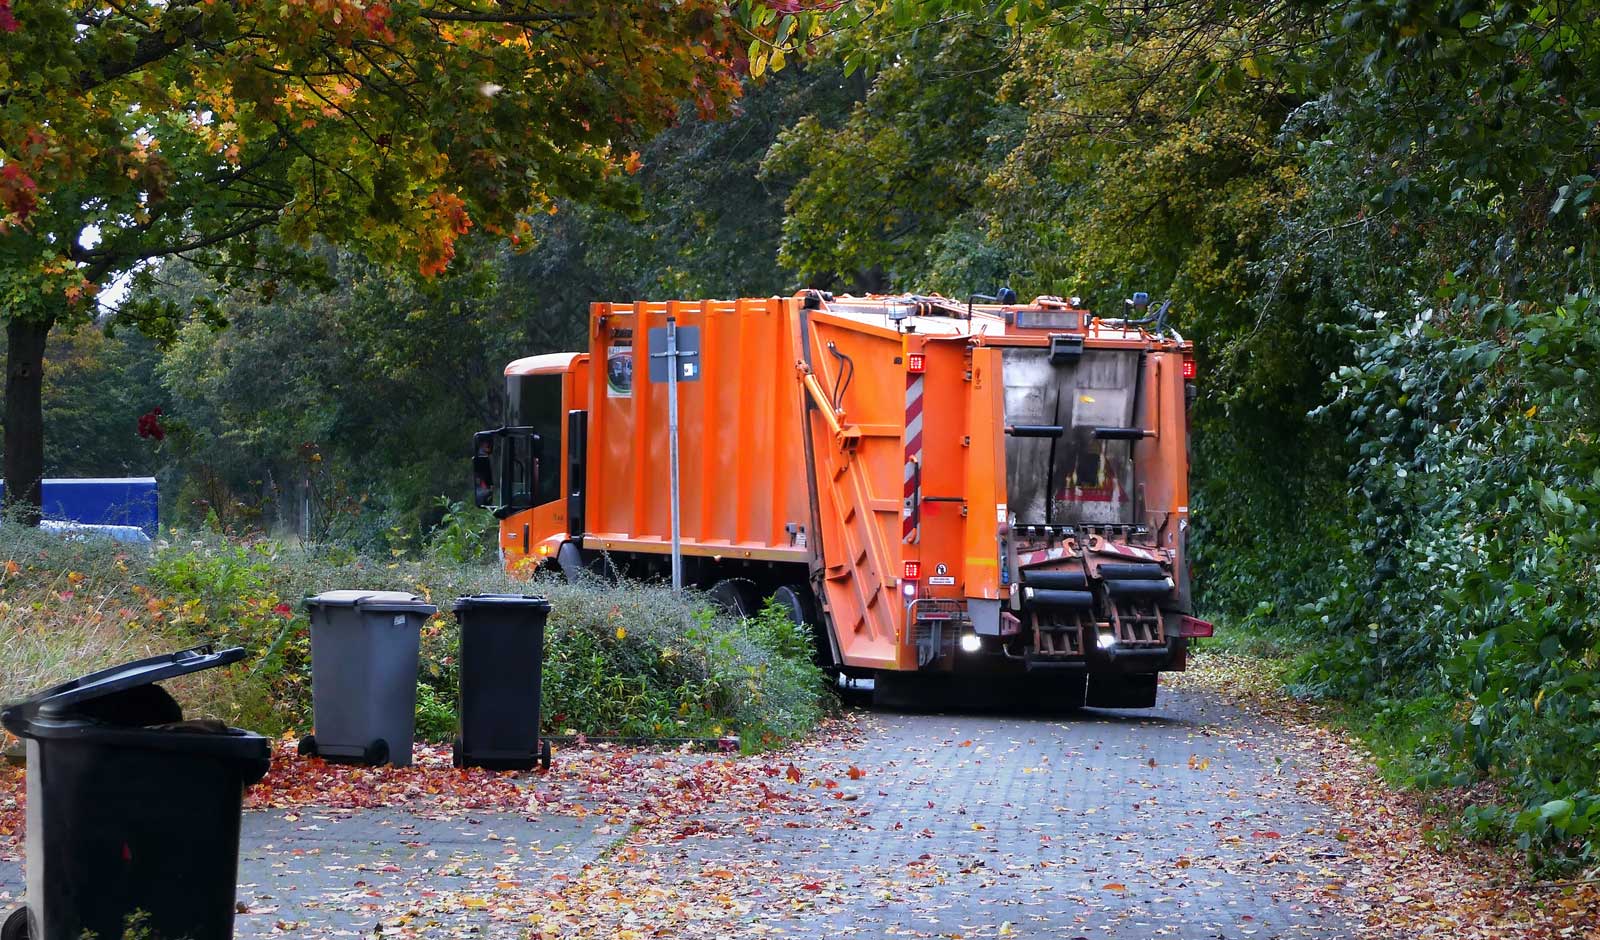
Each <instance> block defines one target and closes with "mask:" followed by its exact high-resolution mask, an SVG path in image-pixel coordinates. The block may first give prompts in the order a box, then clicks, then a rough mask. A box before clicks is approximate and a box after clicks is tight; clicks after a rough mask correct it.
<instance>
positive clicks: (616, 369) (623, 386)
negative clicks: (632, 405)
mask: <svg viewBox="0 0 1600 940" xmlns="http://www.w3.org/2000/svg"><path fill="white" fill-rule="evenodd" d="M606 396H607V397H608V398H632V397H633V345H632V344H631V343H629V344H628V345H625V346H624V345H612V346H611V347H610V348H609V349H607V350H606Z"/></svg>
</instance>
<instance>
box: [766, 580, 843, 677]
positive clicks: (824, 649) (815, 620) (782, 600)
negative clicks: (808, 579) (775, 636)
mask: <svg viewBox="0 0 1600 940" xmlns="http://www.w3.org/2000/svg"><path fill="white" fill-rule="evenodd" d="M772 601H773V603H775V604H777V605H778V607H779V608H780V609H781V610H782V611H783V612H784V613H786V614H788V615H789V620H790V621H792V622H793V623H794V624H795V625H796V626H799V627H804V628H805V629H806V630H807V631H809V633H810V635H811V645H812V648H813V649H814V650H815V651H816V663H817V665H818V666H819V667H821V668H822V669H832V668H833V666H834V662H833V645H832V644H831V643H830V642H829V640H828V635H827V633H826V632H825V631H826V630H827V627H826V626H824V625H823V623H822V618H821V617H818V616H817V599H816V595H814V594H812V593H811V589H810V588H809V587H804V586H802V585H799V584H785V585H784V586H783V587H780V588H778V589H777V590H776V591H773V592H772Z"/></svg>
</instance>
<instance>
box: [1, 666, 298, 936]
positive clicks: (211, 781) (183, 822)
mask: <svg viewBox="0 0 1600 940" xmlns="http://www.w3.org/2000/svg"><path fill="white" fill-rule="evenodd" d="M243 658H244V650H242V649H238V648H234V649H224V650H213V649H212V648H211V647H210V646H199V647H195V648H194V649H189V650H183V651H182V652H178V653H170V654H168V655H165V656H154V657H151V658H149V659H141V660H139V661H137V662H131V663H128V664H126V665H123V666H117V667H115V668H112V669H105V670H101V671H100V672H95V673H91V674H89V675H87V676H84V677H83V678H81V679H75V680H73V681H71V682H66V683H63V684H61V685H58V686H55V687H54V688H51V689H46V690H45V691H43V692H40V693H39V694H38V695H35V696H33V697H32V698H30V699H28V700H27V701H25V702H21V703H19V704H16V705H12V706H10V707H8V708H6V709H5V710H4V711H3V712H0V723H3V724H4V725H5V728H6V730H8V731H10V732H11V733H12V734H15V735H17V736H18V737H20V738H22V739H24V740H25V741H26V742H27V751H28V757H27V760H28V770H27V779H28V784H27V785H28V809H27V828H28V834H27V857H28V863H27V894H26V905H25V906H24V907H23V908H21V909H19V910H17V911H14V912H13V913H12V915H11V917H10V918H8V919H7V921H6V924H5V928H4V937H5V940H21V938H29V940H81V938H82V937H84V936H94V937H97V938H101V940H121V938H122V936H123V934H124V932H125V931H126V930H127V929H128V928H129V927H130V925H131V926H134V927H135V928H141V927H142V928H143V929H144V930H145V931H146V933H145V934H143V935H144V936H150V937H162V938H180V937H181V938H188V940H228V938H231V937H232V936H233V915H234V903H235V898H234V893H235V889H236V885H237V881H238V873H239V816H240V812H241V807H242V804H243V800H244V791H245V788H246V787H248V786H249V785H250V784H252V783H255V782H256V781H257V780H259V779H261V777H262V776H263V775H265V774H266V772H267V767H268V764H269V762H270V760H271V754H272V750H271V745H270V743H269V742H268V741H267V739H266V738H264V737H262V736H261V735H258V734H252V733H250V732H248V731H241V730H239V729H237V728H229V727H227V726H225V725H223V724H222V723H221V722H219V721H211V720H200V721H184V720H183V709H182V708H181V707H179V705H178V703H177V702H176V701H175V700H174V699H173V698H172V696H171V695H169V694H168V693H167V691H166V690H165V689H163V688H161V687H160V686H159V685H155V684H154V683H157V682H160V681H162V680H165V679H172V678H174V677H177V676H182V675H187V674H189V673H193V672H198V671H200V670H202V669H211V668H213V667H216V666H224V665H227V664H229V663H234V662H238V661H239V660H240V659H243Z"/></svg>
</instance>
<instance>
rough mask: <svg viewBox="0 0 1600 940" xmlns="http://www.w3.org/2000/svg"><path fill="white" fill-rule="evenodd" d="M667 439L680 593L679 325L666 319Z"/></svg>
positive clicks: (674, 586)
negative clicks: (670, 467) (669, 454)
mask: <svg viewBox="0 0 1600 940" xmlns="http://www.w3.org/2000/svg"><path fill="white" fill-rule="evenodd" d="M667 440H668V441H669V445H668V447H669V451H670V453H671V459H672V589H673V590H674V591H682V590H683V546H682V545H681V544H680V541H679V540H680V533H679V529H678V323H677V318H675V317H667Z"/></svg>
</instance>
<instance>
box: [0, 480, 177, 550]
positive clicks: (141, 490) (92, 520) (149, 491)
mask: <svg viewBox="0 0 1600 940" xmlns="http://www.w3.org/2000/svg"><path fill="white" fill-rule="evenodd" d="M41 487H42V489H43V490H44V496H43V500H42V502H43V507H42V508H43V510H44V517H45V518H46V519H50V520H54V521H57V522H75V523H79V524H81V525H120V526H135V527H137V528H139V529H142V530H144V533H145V534H146V535H148V536H150V537H151V538H155V536H156V535H157V534H158V533H159V531H160V528H161V519H160V514H159V500H158V497H157V494H156V478H155V477H117V478H98V479H97V478H86V479H50V478H46V479H45V480H43V481H42V484H41ZM4 495H5V484H4V483H0V497H3V496H4Z"/></svg>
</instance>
